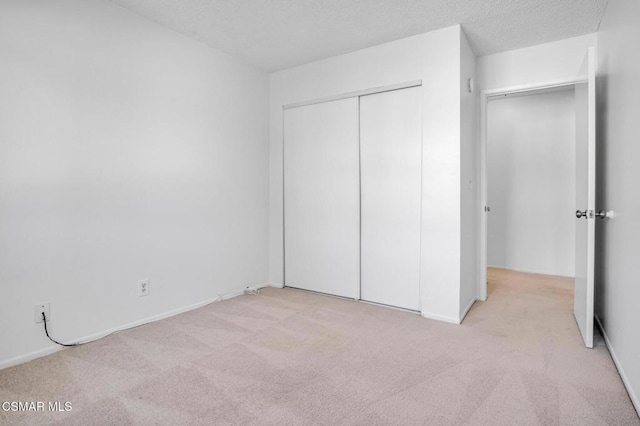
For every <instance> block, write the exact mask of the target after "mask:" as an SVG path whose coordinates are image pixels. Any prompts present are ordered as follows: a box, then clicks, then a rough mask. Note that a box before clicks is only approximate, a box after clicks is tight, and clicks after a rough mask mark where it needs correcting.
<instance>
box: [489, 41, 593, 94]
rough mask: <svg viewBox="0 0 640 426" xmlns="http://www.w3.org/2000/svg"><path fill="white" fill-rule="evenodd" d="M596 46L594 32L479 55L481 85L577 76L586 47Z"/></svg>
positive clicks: (508, 85)
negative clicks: (492, 53)
mask: <svg viewBox="0 0 640 426" xmlns="http://www.w3.org/2000/svg"><path fill="white" fill-rule="evenodd" d="M595 45H596V34H595V33H594V34H587V35H584V36H580V37H573V38H569V39H566V40H560V41H555V42H553V43H545V44H540V45H537V46H532V47H526V48H523V49H516V50H510V51H507V52H501V53H496V54H494V55H487V56H480V57H478V61H477V69H478V86H479V87H480V88H481V89H482V90H488V89H496V88H506V87H512V86H519V85H523V84H531V83H541V82H548V81H553V80H559V79H570V78H574V77H575V76H576V75H578V74H579V73H580V68H581V66H582V62H583V60H584V56H585V55H586V54H587V49H588V48H589V47H590V46H595Z"/></svg>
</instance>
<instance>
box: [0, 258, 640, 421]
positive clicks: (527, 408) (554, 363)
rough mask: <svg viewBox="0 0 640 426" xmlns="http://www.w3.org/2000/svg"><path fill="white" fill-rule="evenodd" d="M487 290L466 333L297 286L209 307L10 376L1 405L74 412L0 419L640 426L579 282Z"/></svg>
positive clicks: (509, 280)
mask: <svg viewBox="0 0 640 426" xmlns="http://www.w3.org/2000/svg"><path fill="white" fill-rule="evenodd" d="M489 279H490V285H489V292H490V294H489V299H488V301H487V302H485V303H480V302H478V303H476V305H475V306H474V307H473V309H472V310H471V311H470V313H469V315H468V316H467V318H466V320H465V321H464V323H463V324H462V325H460V326H456V325H450V324H445V323H440V322H436V321H432V320H427V319H424V318H421V317H419V316H417V315H414V314H410V313H405V312H400V311H397V310H392V309H387V308H383V307H377V306H372V305H368V304H364V303H355V302H351V301H346V300H341V299H337V298H332V297H326V296H320V295H316V294H311V293H307V292H303V291H299V290H293V289H282V290H280V289H264V290H263V291H262V293H261V294H260V295H258V296H241V297H238V298H235V299H231V300H228V301H224V302H219V303H214V304H212V305H209V306H207V307H204V308H201V309H198V310H195V311H191V312H188V313H185V314H182V315H179V316H176V317H173V318H170V319H167V320H163V321H159V322H156V323H153V324H149V325H146V326H142V327H138V328H135V329H132V330H128V331H124V332H120V333H117V334H114V335H111V336H109V337H107V338H105V339H103V340H100V341H98V342H95V343H92V344H88V345H85V346H81V347H77V348H70V349H67V350H64V351H62V352H58V353H56V354H54V355H51V356H48V357H44V358H40V359H37V360H34V361H32V362H29V363H26V364H23V365H20V366H17V367H13V368H8V369H5V370H2V371H0V402H3V401H45V402H48V401H70V402H71V403H72V407H73V410H72V411H70V412H35V413H24V412H18V413H15V412H2V411H0V423H2V424H10V425H18V424H48V423H53V424H60V425H94V424H96V425H103V424H105V425H116V424H117V425H134V424H135V425H151V424H166V425H178V424H188V425H199V424H202V425H213V424H243V425H245V424H247V425H251V424H256V425H263V424H264V425H289V424H290V425H294V424H295V425H305V424H317V425H336V424H347V425H376V424H380V425H394V424H397V425H419V424H443V425H446V424H451V425H454V424H456V425H457V424H481V425H501V424H502V425H514V424H532V425H535V424H544V425H548V424H576V425H589V424H593V425H596V424H597V425H601V424H616V425H626V424H628V425H638V424H640V421H639V419H638V417H637V415H636V413H635V411H634V409H633V406H632V405H631V402H630V401H629V398H628V396H627V394H626V392H625V389H624V387H623V384H622V382H621V380H620V377H619V376H618V373H617V371H616V369H615V367H614V365H613V362H612V360H611V358H610V356H609V353H608V352H607V349H606V347H605V346H604V344H603V341H602V338H601V337H599V336H598V338H597V339H596V347H595V348H594V349H592V350H589V349H585V348H584V347H583V345H582V341H581V338H580V335H579V333H578V330H577V326H576V324H575V321H574V319H573V316H572V313H571V311H572V309H571V306H572V281H571V280H567V279H562V278H553V277H544V276H541V275H532V274H521V273H513V272H508V271H504V270H491V271H490V274H489Z"/></svg>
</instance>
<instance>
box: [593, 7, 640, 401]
mask: <svg viewBox="0 0 640 426" xmlns="http://www.w3.org/2000/svg"><path fill="white" fill-rule="evenodd" d="M638 46H640V2H638V1H635V0H616V1H610V2H609V3H608V5H607V9H606V11H605V14H604V17H603V19H602V22H601V24H600V30H599V32H598V77H597V86H598V92H597V97H598V107H597V108H598V123H597V129H598V130H597V134H598V140H597V155H598V168H597V173H598V176H599V177H598V182H599V185H598V191H597V204H596V208H597V209H611V210H613V211H614V214H615V217H614V218H613V219H608V220H606V221H603V222H598V223H597V226H598V227H597V229H596V238H597V248H596V253H597V257H596V258H597V260H598V263H597V265H598V266H597V271H596V316H597V318H598V319H599V320H600V322H601V323H602V325H603V326H604V329H605V331H606V334H607V338H608V344H609V348H610V350H611V352H612V355H613V356H614V359H615V360H616V361H617V365H618V369H619V371H620V374H621V376H622V378H623V380H624V381H625V384H626V385H627V389H628V390H629V393H630V396H631V398H632V400H633V401H634V404H635V406H636V410H638V412H640V399H639V398H640V362H638V360H640V338H638V325H639V324H640V309H638V300H640V286H639V285H638V277H640V262H639V261H638V260H639V259H640V244H639V243H640V196H638V182H640V168H638V164H639V163H640V143H639V141H640V127H639V126H638V117H640V104H639V103H638V100H639V99H640V56H639V55H638Z"/></svg>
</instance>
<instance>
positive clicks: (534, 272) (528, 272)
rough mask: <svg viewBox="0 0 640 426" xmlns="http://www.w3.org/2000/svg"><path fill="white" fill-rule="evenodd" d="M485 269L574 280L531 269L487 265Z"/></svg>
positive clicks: (561, 275) (569, 276) (566, 276)
mask: <svg viewBox="0 0 640 426" xmlns="http://www.w3.org/2000/svg"><path fill="white" fill-rule="evenodd" d="M487 268H494V269H505V270H507V271H513V272H523V273H525V274H538V275H553V276H554V277H564V278H575V277H574V276H571V275H564V274H557V273H555V272H549V271H532V270H531V269H522V268H511V267H509V266H496V265H487Z"/></svg>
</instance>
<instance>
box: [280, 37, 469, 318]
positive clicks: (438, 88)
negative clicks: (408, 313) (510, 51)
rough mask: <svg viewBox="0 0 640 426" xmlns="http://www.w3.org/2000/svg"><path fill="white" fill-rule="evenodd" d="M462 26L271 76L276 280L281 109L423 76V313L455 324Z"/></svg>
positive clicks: (458, 255)
mask: <svg viewBox="0 0 640 426" xmlns="http://www.w3.org/2000/svg"><path fill="white" fill-rule="evenodd" d="M460 34H461V31H460V27H459V26H454V27H450V28H446V29H443V30H439V31H434V32H431V33H427V34H421V35H418V36H414V37H409V38H406V39H402V40H398V41H395V42H391V43H387V44H383V45H380V46H375V47H372V48H368V49H364V50H359V51H357V52H353V53H350V54H346V55H341V56H336V57H333V58H329V59H325V60H322V61H318V62H314V63H311V64H307V65H303V66H300V67H296V68H292V69H288V70H284V71H280V72H276V73H273V74H271V76H270V77H271V78H270V149H271V152H270V155H271V158H270V166H271V169H270V216H269V220H270V227H269V230H270V233H269V235H270V251H269V253H270V259H269V279H270V282H271V283H276V284H281V283H282V270H283V263H282V253H283V250H282V235H283V233H282V106H283V105H287V104H291V103H295V102H302V101H308V100H313V99H318V98H323V97H326V96H332V95H339V94H343V93H348V92H352V91H357V90H364V89H369V88H374V87H380V86H385V85H390V84H395V83H400V82H407V81H412V80H417V79H421V80H422V82H423V86H422V94H423V95H422V107H423V111H422V115H423V119H422V124H423V182H422V185H423V186H422V187H423V194H422V212H423V215H422V237H421V239H422V265H421V267H422V269H421V298H422V311H423V314H425V315H428V316H431V317H434V318H440V319H445V320H449V321H457V320H458V319H459V305H460V241H461V238H460Z"/></svg>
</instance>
